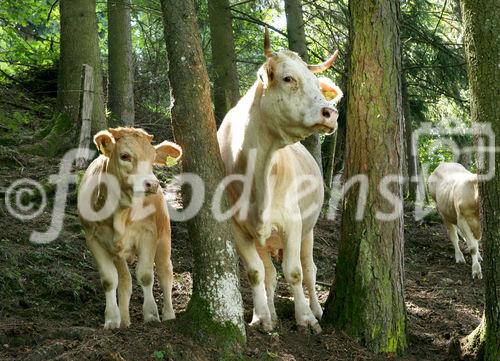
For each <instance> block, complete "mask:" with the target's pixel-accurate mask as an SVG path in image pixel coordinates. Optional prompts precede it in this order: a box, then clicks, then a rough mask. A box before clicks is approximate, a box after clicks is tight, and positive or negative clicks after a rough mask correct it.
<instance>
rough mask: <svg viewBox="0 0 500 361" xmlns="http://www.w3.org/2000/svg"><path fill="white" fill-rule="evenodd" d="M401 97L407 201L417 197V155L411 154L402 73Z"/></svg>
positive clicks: (409, 118)
mask: <svg viewBox="0 0 500 361" xmlns="http://www.w3.org/2000/svg"><path fill="white" fill-rule="evenodd" d="M402 99H403V114H404V143H405V162H404V164H405V167H406V172H405V173H406V174H405V176H406V177H408V180H407V182H405V184H407V186H406V187H405V188H406V194H405V197H406V199H407V200H408V201H409V202H415V200H416V198H417V180H416V176H417V155H416V154H413V153H414V152H413V143H412V134H413V127H412V121H411V110H410V100H409V99H408V87H407V85H406V79H405V74H404V73H403V74H402Z"/></svg>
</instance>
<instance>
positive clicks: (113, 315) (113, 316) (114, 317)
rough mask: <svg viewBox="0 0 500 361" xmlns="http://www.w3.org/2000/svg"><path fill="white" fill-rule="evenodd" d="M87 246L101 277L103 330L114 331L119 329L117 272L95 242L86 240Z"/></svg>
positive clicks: (101, 248) (102, 249) (108, 257)
mask: <svg viewBox="0 0 500 361" xmlns="http://www.w3.org/2000/svg"><path fill="white" fill-rule="evenodd" d="M87 246H88V248H89V249H90V252H91V253H92V255H93V256H94V259H95V261H96V263H97V268H98V270H99V275H100V276H101V284H102V287H103V289H104V294H105V295H106V309H105V311H104V328H105V329H114V328H118V327H120V322H121V320H120V310H119V308H118V303H117V301H116V289H117V287H118V272H117V270H116V267H115V265H114V263H113V261H112V260H111V257H110V256H109V254H108V253H107V252H106V250H105V249H104V248H103V247H102V246H101V245H100V244H99V242H98V241H97V240H94V239H87Z"/></svg>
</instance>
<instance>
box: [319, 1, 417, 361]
mask: <svg viewBox="0 0 500 361" xmlns="http://www.w3.org/2000/svg"><path fill="white" fill-rule="evenodd" d="M349 9H350V13H351V21H352V29H351V33H350V41H351V49H352V51H351V59H350V71H349V74H350V78H349V80H348V87H347V92H348V94H349V98H348V104H347V117H348V119H349V123H348V124H347V144H346V162H345V168H344V171H345V179H346V180H348V179H350V178H351V177H353V176H356V175H366V176H367V177H368V181H369V187H368V195H367V204H368V205H369V206H368V207H367V208H366V212H365V214H364V216H363V218H362V219H361V220H359V221H358V220H356V211H357V209H356V203H357V197H358V195H357V193H358V189H357V188H358V187H354V188H351V189H350V190H349V191H348V192H347V194H346V197H345V198H344V202H343V216H342V225H341V241H340V245H339V256H338V262H337V267H336V273H335V282H334V285H333V286H332V290H331V292H330V295H329V298H328V300H327V303H326V307H325V314H324V316H323V317H324V321H325V322H331V323H333V324H334V325H336V326H337V327H338V328H340V329H343V330H345V331H346V332H347V333H349V334H351V335H352V336H354V337H355V338H357V339H358V340H359V341H360V342H361V343H362V344H363V345H365V346H366V347H368V348H369V349H371V350H372V351H374V352H376V353H379V352H380V353H401V352H402V351H404V350H405V348H406V347H407V340H406V313H405V304H404V293H403V214H402V212H401V211H399V212H396V215H395V216H394V217H393V218H392V219H385V220H383V217H382V216H381V215H380V214H377V213H378V212H377V211H379V212H384V213H391V212H393V211H395V210H396V209H398V208H399V209H400V208H402V204H401V203H402V202H401V198H402V189H401V184H400V183H398V182H397V181H394V182H393V183H390V186H389V187H388V188H390V191H391V193H393V196H395V197H397V198H399V204H398V206H394V204H391V203H390V202H389V201H388V199H386V198H385V197H384V196H383V195H382V194H381V192H380V191H379V186H380V185H381V181H382V180H383V178H384V177H385V176H390V175H395V176H400V175H401V174H402V173H401V172H402V157H403V155H402V146H403V145H402V134H401V131H402V129H401V128H402V122H403V119H402V109H401V81H400V69H401V64H400V63H401V55H400V42H399V28H398V25H399V1H397V0H377V1H351V2H350V4H349Z"/></svg>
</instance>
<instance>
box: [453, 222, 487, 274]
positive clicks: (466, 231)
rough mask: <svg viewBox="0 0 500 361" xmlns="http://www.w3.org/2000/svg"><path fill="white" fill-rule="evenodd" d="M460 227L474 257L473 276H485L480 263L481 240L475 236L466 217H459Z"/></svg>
mask: <svg viewBox="0 0 500 361" xmlns="http://www.w3.org/2000/svg"><path fill="white" fill-rule="evenodd" d="M458 227H459V228H460V229H461V230H462V233H463V235H464V236H465V240H466V242H467V247H468V248H469V251H470V255H471V257H472V278H476V277H477V278H479V279H481V278H483V273H482V271H481V265H480V264H479V241H478V240H477V239H476V238H475V237H474V235H473V233H472V230H471V228H470V227H469V224H468V223H467V220H466V219H465V218H464V217H461V216H459V217H458Z"/></svg>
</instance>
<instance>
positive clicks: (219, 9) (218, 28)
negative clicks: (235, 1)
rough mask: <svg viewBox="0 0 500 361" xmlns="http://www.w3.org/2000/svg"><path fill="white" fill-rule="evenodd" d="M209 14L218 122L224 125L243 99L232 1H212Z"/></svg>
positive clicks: (209, 5)
mask: <svg viewBox="0 0 500 361" xmlns="http://www.w3.org/2000/svg"><path fill="white" fill-rule="evenodd" d="M208 14H209V21H210V35H211V38H212V42H211V46H212V63H213V67H214V73H215V78H214V108H215V121H216V122H217V125H220V123H221V122H222V120H223V119H224V117H225V116H226V113H227V112H228V111H229V110H230V109H231V108H232V107H234V106H235V105H236V103H237V102H238V100H239V99H240V85H239V81H238V71H237V69H236V54H235V51H234V38H233V28H232V16H231V9H230V8H229V0H209V1H208Z"/></svg>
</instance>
